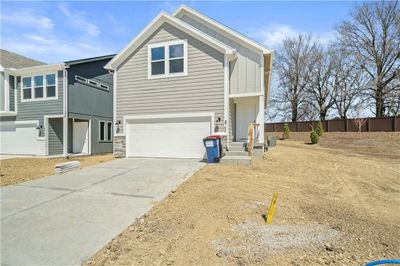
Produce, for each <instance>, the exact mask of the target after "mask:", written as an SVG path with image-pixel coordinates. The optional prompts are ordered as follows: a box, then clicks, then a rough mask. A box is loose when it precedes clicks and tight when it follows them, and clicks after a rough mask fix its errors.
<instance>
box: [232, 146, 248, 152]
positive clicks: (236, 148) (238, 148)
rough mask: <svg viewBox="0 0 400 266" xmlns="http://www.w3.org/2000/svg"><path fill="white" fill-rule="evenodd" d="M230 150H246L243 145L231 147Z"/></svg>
mask: <svg viewBox="0 0 400 266" xmlns="http://www.w3.org/2000/svg"><path fill="white" fill-rule="evenodd" d="M229 151H245V150H244V148H243V147H232V146H231V147H229Z"/></svg>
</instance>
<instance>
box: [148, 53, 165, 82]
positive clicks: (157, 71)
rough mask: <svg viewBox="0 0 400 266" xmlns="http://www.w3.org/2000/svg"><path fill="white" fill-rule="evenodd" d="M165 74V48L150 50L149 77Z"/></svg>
mask: <svg viewBox="0 0 400 266" xmlns="http://www.w3.org/2000/svg"><path fill="white" fill-rule="evenodd" d="M164 74H165V47H155V48H152V49H151V75H152V76H154V75H164Z"/></svg>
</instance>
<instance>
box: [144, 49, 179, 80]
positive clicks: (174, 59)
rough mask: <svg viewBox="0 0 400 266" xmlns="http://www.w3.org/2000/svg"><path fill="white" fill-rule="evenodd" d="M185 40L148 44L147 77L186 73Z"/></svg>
mask: <svg viewBox="0 0 400 266" xmlns="http://www.w3.org/2000/svg"><path fill="white" fill-rule="evenodd" d="M186 46H187V44H186V41H178V42H171V43H165V44H155V45H150V46H149V49H150V51H149V57H150V58H149V62H150V64H149V78H150V77H168V76H179V75H185V74H186V66H185V63H186V62H185V60H187V58H186V57H187V56H186Z"/></svg>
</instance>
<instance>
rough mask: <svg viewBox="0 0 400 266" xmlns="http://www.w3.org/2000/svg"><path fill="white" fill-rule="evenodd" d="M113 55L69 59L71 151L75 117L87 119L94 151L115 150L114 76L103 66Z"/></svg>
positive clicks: (76, 118)
mask: <svg viewBox="0 0 400 266" xmlns="http://www.w3.org/2000/svg"><path fill="white" fill-rule="evenodd" d="M109 60H110V56H105V57H104V58H101V57H99V58H96V60H93V61H91V60H90V59H88V60H77V61H71V62H66V64H67V65H68V66H69V68H68V117H69V125H71V126H70V127H68V138H69V140H70V141H69V145H68V152H73V146H74V145H73V142H74V140H73V137H72V136H73V130H74V127H73V125H74V121H75V123H76V122H77V121H80V122H83V123H84V122H85V121H88V123H89V124H90V128H91V134H90V143H91V153H92V154H94V153H104V152H111V151H112V147H113V145H112V131H111V132H108V127H109V126H111V128H112V121H113V77H112V74H110V73H109V72H108V71H107V70H105V69H104V66H105V65H106V64H107V63H108V61H109Z"/></svg>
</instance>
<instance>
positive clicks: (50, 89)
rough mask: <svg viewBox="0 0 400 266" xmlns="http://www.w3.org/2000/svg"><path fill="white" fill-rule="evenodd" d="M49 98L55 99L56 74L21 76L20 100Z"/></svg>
mask: <svg viewBox="0 0 400 266" xmlns="http://www.w3.org/2000/svg"><path fill="white" fill-rule="evenodd" d="M51 99H57V85H56V74H46V75H35V76H33V77H22V93H21V101H22V102H24V101H30V100H51Z"/></svg>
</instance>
